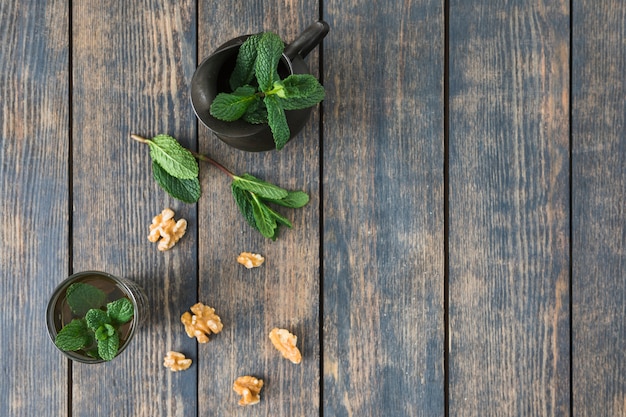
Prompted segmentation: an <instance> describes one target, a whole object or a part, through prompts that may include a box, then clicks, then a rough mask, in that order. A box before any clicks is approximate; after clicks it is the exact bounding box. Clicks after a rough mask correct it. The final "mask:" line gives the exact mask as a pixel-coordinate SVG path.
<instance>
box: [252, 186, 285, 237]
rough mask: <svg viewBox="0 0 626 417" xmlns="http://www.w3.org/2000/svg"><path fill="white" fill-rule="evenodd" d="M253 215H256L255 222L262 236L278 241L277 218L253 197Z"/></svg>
mask: <svg viewBox="0 0 626 417" xmlns="http://www.w3.org/2000/svg"><path fill="white" fill-rule="evenodd" d="M251 202H252V213H253V214H254V222H255V223H256V226H257V229H258V230H259V232H261V234H262V235H263V236H265V237H267V238H270V239H272V240H276V228H277V227H278V225H277V224H276V218H275V217H274V216H273V215H272V213H271V211H270V210H269V209H268V207H267V206H266V205H265V204H263V203H262V202H261V201H259V199H258V198H255V197H254V196H252V201H251Z"/></svg>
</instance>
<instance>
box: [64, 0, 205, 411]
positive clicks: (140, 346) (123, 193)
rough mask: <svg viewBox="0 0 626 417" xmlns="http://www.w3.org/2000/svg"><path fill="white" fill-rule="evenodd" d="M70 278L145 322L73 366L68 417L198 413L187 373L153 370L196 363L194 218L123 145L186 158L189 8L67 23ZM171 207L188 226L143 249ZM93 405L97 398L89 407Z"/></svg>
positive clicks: (75, 16)
mask: <svg viewBox="0 0 626 417" xmlns="http://www.w3.org/2000/svg"><path fill="white" fill-rule="evenodd" d="M72 31H73V33H72V37H73V56H72V64H73V65H72V79H73V97H72V100H73V124H72V132H73V145H74V146H73V174H74V175H73V186H74V188H73V195H74V201H73V207H74V212H73V236H72V239H73V249H74V250H73V260H74V265H73V268H74V270H75V271H80V270H87V269H99V270H106V271H108V272H110V273H112V274H114V275H120V276H125V277H127V278H130V279H132V280H134V281H135V282H137V283H138V284H139V285H141V286H142V287H143V288H144V289H145V292H146V294H147V296H148V300H149V304H150V317H149V318H148V321H147V322H146V323H145V324H144V326H143V327H142V328H141V329H140V330H139V332H138V333H137V334H136V335H135V338H134V340H133V341H132V344H131V345H130V346H129V348H128V349H126V351H125V352H124V354H123V355H121V356H120V357H118V358H116V359H114V360H113V361H112V362H110V363H105V364H100V365H97V366H93V365H82V364H74V365H73V390H72V391H73V398H72V410H73V415H74V416H87V415H89V416H96V415H101V416H113V415H117V416H160V415H185V416H193V415H195V413H196V408H197V404H196V385H197V372H196V371H197V368H193V369H195V370H196V371H194V370H192V371H187V372H182V373H177V374H174V373H171V372H170V371H169V370H167V369H166V368H164V367H163V357H164V356H165V354H166V352H167V351H168V350H176V351H180V352H183V353H185V354H186V355H187V356H189V357H191V358H192V359H194V362H195V359H196V358H195V353H196V343H195V342H194V341H193V340H190V339H189V338H188V337H187V335H186V334H185V333H184V329H183V326H182V324H181V323H180V315H181V314H182V312H183V311H184V310H185V309H186V308H187V307H188V306H191V305H192V304H193V303H195V301H196V297H197V219H196V208H195V207H194V206H192V205H185V204H182V203H180V202H177V201H175V200H173V199H172V198H170V197H169V196H168V195H167V194H166V193H165V192H164V191H162V190H161V189H160V188H159V187H158V186H157V185H156V183H155V182H154V180H153V179H152V173H151V165H150V158H149V151H148V148H147V147H146V146H145V145H140V144H138V143H136V142H133V141H131V140H130V139H129V136H130V134H131V133H137V134H141V135H144V136H147V137H152V136H154V135H156V134H158V133H168V134H171V135H172V136H175V137H177V138H178V139H179V140H180V141H181V142H182V143H183V144H184V145H186V146H188V147H191V148H192V149H195V146H196V140H195V133H196V130H195V118H194V115H193V112H192V109H191V107H190V105H189V95H188V89H187V82H188V80H189V79H190V78H191V75H192V74H193V70H194V68H195V65H194V64H195V46H196V45H195V3H194V2H191V1H178V0H176V1H159V2H153V1H144V2H133V3H132V4H131V3H128V2H126V1H116V0H110V1H105V2H101V1H84V2H76V3H74V9H73V13H72ZM166 207H171V208H172V209H173V210H174V211H175V212H176V218H179V217H182V218H185V219H186V220H187V222H188V230H187V234H186V235H185V236H184V237H183V239H182V240H181V241H180V242H179V243H178V244H177V245H176V246H175V247H174V248H173V249H171V250H170V251H168V252H165V253H162V252H159V251H157V248H156V245H155V244H153V243H150V242H149V241H148V240H147V236H148V233H149V230H148V227H149V225H150V223H151V220H152V218H153V216H155V215H156V214H158V213H160V212H161V210H162V209H164V208H166ZM95 399H102V400H97V401H95Z"/></svg>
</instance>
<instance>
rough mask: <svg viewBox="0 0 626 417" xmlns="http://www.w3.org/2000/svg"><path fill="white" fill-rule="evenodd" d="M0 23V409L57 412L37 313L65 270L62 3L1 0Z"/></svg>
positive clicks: (58, 377)
mask: <svg viewBox="0 0 626 417" xmlns="http://www.w3.org/2000/svg"><path fill="white" fill-rule="evenodd" d="M0 22H1V24H0V45H2V47H1V48H0V97H2V104H1V105H0V129H2V130H1V133H0V195H1V196H2V198H0V208H1V210H2V213H3V216H2V220H1V221H0V224H1V227H2V230H3V236H4V237H3V238H2V239H1V241H0V276H1V278H0V304H1V305H2V308H0V323H1V324H0V327H1V328H0V332H1V333H2V336H1V337H0V339H1V340H2V343H0V353H1V354H2V358H3V364H2V366H0V369H2V371H1V378H2V383H0V414H1V415H4V416H15V417H18V416H34V415H62V414H64V413H65V411H66V410H67V385H66V384H65V382H66V381H67V361H66V360H65V359H64V356H63V355H61V354H59V353H58V351H57V350H56V348H55V347H54V346H53V344H52V343H50V341H49V339H48V335H47V330H46V323H45V320H44V317H45V313H44V312H45V308H46V305H47V303H48V297H49V296H50V294H51V293H52V291H53V290H54V287H55V286H56V285H57V283H58V282H59V281H60V280H62V279H63V278H64V277H65V276H66V275H67V272H68V222H67V214H68V208H69V206H68V200H67V197H68V168H67V158H68V143H69V142H68V99H67V91H68V82H69V78H68V70H67V68H68V60H69V58H68V57H69V51H68V48H67V45H68V30H67V29H68V8H67V5H66V4H64V2H62V1H50V2H45V3H43V2H37V1H20V2H12V1H10V2H2V4H0ZM57 382H59V384H57Z"/></svg>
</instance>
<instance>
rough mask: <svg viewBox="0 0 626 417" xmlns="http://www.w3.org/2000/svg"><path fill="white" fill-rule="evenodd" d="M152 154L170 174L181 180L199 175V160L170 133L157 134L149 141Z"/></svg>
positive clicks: (153, 158)
mask: <svg viewBox="0 0 626 417" xmlns="http://www.w3.org/2000/svg"><path fill="white" fill-rule="evenodd" d="M148 145H149V146H150V156H151V157H152V160H153V161H156V162H157V163H158V164H159V165H160V166H161V167H162V168H163V169H164V170H165V171H166V172H167V173H168V174H170V175H172V176H173V177H176V178H179V179H181V180H185V179H193V178H196V177H197V176H198V162H197V161H196V158H194V156H193V154H192V153H191V152H189V150H188V149H186V148H184V147H183V146H181V144H180V143H178V141H177V140H176V139H174V138H173V137H171V136H169V135H157V136H155V137H154V138H152V140H149V141H148Z"/></svg>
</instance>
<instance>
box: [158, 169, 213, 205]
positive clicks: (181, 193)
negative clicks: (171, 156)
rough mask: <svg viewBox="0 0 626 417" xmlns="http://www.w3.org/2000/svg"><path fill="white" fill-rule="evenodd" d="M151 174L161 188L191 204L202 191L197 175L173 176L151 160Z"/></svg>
mask: <svg viewBox="0 0 626 417" xmlns="http://www.w3.org/2000/svg"><path fill="white" fill-rule="evenodd" d="M152 176H153V177H154V180H155V181H156V182H157V184H159V186H160V187H161V188H163V189H164V190H165V191H166V192H167V193H168V194H169V195H171V196H172V197H174V198H176V199H177V200H180V201H182V202H184V203H189V204H193V203H195V202H197V201H198V200H199V199H200V195H201V194H202V193H201V191H200V181H199V180H198V177H196V178H192V179H185V180H181V179H179V178H176V177H173V176H171V175H170V174H168V173H167V171H165V170H164V169H163V168H162V167H161V165H159V163H158V162H157V161H152Z"/></svg>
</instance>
